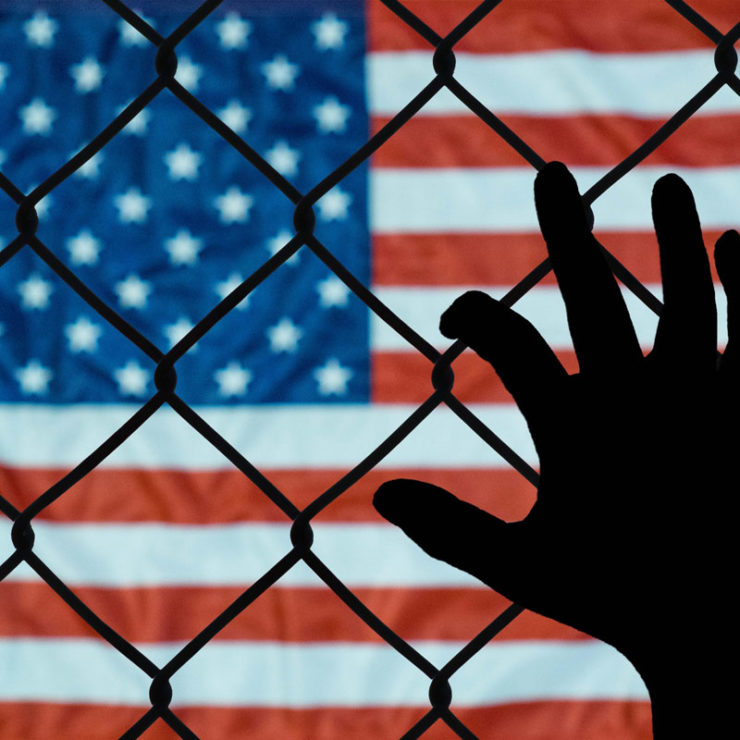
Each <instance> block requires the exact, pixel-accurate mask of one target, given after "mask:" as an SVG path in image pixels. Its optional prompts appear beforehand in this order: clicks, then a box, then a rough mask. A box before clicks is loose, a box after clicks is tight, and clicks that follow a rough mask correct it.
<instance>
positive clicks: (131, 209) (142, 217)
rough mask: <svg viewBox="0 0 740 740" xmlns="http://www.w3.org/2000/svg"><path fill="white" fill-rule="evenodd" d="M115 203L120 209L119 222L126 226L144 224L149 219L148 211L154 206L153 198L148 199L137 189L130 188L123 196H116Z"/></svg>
mask: <svg viewBox="0 0 740 740" xmlns="http://www.w3.org/2000/svg"><path fill="white" fill-rule="evenodd" d="M113 202H114V203H115V204H116V208H117V209H118V220H119V221H121V222H122V223H124V224H143V223H144V222H145V221H146V218H147V211H148V210H149V208H151V205H152V201H151V198H147V197H146V196H145V195H143V194H142V192H141V190H139V188H136V187H131V188H129V189H128V190H127V191H126V192H125V193H122V194H121V195H116V196H115V197H114V198H113Z"/></svg>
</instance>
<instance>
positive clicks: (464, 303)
mask: <svg viewBox="0 0 740 740" xmlns="http://www.w3.org/2000/svg"><path fill="white" fill-rule="evenodd" d="M535 199H536V204H537V212H538V216H539V218H540V226H541V228H542V233H543V236H544V237H545V240H546V242H547V246H548V252H549V254H550V258H551V261H552V265H553V269H554V271H555V274H556V276H557V279H558V283H559V286H560V289H561V292H562V295H563V299H564V301H565V304H566V309H567V312H568V323H569V327H570V331H571V335H572V338H573V344H574V347H575V350H576V354H577V356H578V360H579V365H580V372H579V373H578V374H577V375H572V376H569V375H567V373H566V372H565V370H564V369H563V368H562V366H561V365H560V363H559V362H558V360H557V359H556V357H555V355H554V354H553V352H552V350H551V349H550V348H549V347H548V346H547V344H546V343H545V342H544V340H543V339H542V337H541V336H540V335H539V333H538V332H537V331H536V330H535V329H534V327H533V326H532V325H531V324H530V323H529V322H527V321H526V320H525V319H523V318H522V317H521V316H519V315H518V314H516V313H515V312H514V311H512V310H510V309H508V308H506V307H504V306H503V305H501V304H500V303H498V302H496V301H494V300H493V299H492V298H489V297H488V296H486V295H484V294H483V293H478V292H470V293H467V294H465V295H464V296H462V297H461V298H459V299H458V300H457V301H455V303H454V304H453V305H452V306H451V307H450V309H448V311H447V312H445V314H444V316H443V317H442V321H441V330H442V332H443V333H444V334H445V335H446V336H448V337H451V338H456V339H461V340H462V341H464V342H465V343H466V344H467V345H468V346H470V347H471V348H472V349H474V350H475V351H476V352H477V353H478V354H479V355H480V356H481V357H483V358H484V359H486V360H488V361H489V362H490V363H491V364H492V365H493V367H494V368H495V370H496V371H497V373H498V374H499V376H500V377H501V379H502V380H503V382H504V384H505V385H506V387H507V388H508V389H509V391H510V392H511V394H512V396H513V397H514V399H515V401H516V402H517V404H518V405H519V408H520V409H521V411H522V413H523V414H524V416H525V418H526V420H527V423H528V425H529V428H530V431H531V433H532V437H533V439H534V442H535V446H536V448H537V452H538V455H539V458H540V469H541V481H540V486H539V490H538V497H537V503H536V504H535V505H534V507H533V509H532V511H531V512H530V514H529V515H528V516H527V517H526V518H525V519H524V520H523V521H521V522H516V523H511V524H507V523H505V522H503V521H501V520H499V519H497V518H496V517H494V516H492V515H490V514H487V513H485V512H483V511H481V510H480V509H477V508H476V507H474V506H472V505H470V504H467V503H465V502H462V501H459V500H458V499H456V498H455V497H454V496H452V494H449V493H447V492H446V491H443V490H442V489H439V488H436V487H434V486H430V485H429V484H424V483H419V482H416V481H392V482H390V483H388V484H385V486H383V487H381V489H379V491H378V493H377V494H376V498H375V503H376V506H377V507H378V509H379V511H380V512H381V513H382V514H383V515H384V516H386V518H388V519H389V520H390V521H392V522H394V523H396V524H398V525H399V526H401V527H402V528H403V529H404V531H406V533H407V534H408V535H409V536H410V537H412V538H413V539H414V540H415V541H416V542H418V543H419V544H420V545H421V547H422V548H424V549H425V550H426V551H427V552H428V553H429V554H431V555H433V556H434V557H437V558H440V559H442V560H445V561H446V562H449V563H451V564H452V565H455V566H457V567H459V568H462V569H463V570H466V571H468V572H469V573H471V574H473V575H475V576H476V577H478V578H480V579H481V580H482V581H484V582H485V583H487V584H488V585H490V586H491V587H492V588H494V589H496V590H497V591H499V592H500V593H502V594H504V595H505V596H507V597H508V598H511V599H512V600H514V601H516V602H517V603H519V604H521V605H523V606H525V607H528V608H530V609H532V610H534V611H536V612H539V613H541V614H543V615H545V616H548V617H552V618H555V619H557V620H559V621H561V622H564V623H567V624H570V625H572V626H574V627H576V628H578V629H581V630H583V631H585V632H587V633H589V634H591V635H593V636H595V637H598V638H600V639H602V640H604V641H606V642H608V643H610V644H612V645H614V646H615V647H617V648H618V649H619V650H620V651H621V652H623V653H624V654H625V655H626V656H627V657H629V658H630V659H631V660H632V661H633V663H635V665H636V666H637V667H638V669H639V670H640V671H641V673H643V676H646V675H651V674H652V672H653V669H654V666H656V665H658V664H659V663H660V661H661V660H662V659H663V658H665V656H666V654H667V653H668V652H669V651H670V650H671V645H672V644H673V643H674V642H675V640H676V639H677V638H678V636H679V635H681V634H682V631H683V630H686V628H687V626H688V625H689V624H690V623H692V621H691V620H694V623H693V624H692V626H693V627H696V626H697V625H696V623H695V622H696V619H697V616H696V615H695V614H693V613H691V614H688V613H687V612H686V609H685V608H684V601H683V600H684V599H685V596H686V591H687V588H691V587H692V585H694V586H696V585H700V587H701V589H702V592H703V594H705V595H706V596H707V597H712V596H713V595H714V594H716V593H717V591H716V587H719V585H720V583H721V580H722V579H723V578H726V576H727V573H726V567H727V566H726V564H727V563H728V556H729V549H730V547H731V545H730V544H729V543H731V542H732V533H731V532H730V528H731V527H732V526H733V525H734V523H733V520H732V517H729V516H722V513H723V509H724V504H725V498H726V497H729V496H731V495H733V494H732V493H731V492H732V491H733V490H734V489H733V486H735V487H736V485H737V484H736V477H735V476H734V474H733V471H732V469H731V466H730V464H731V461H732V456H733V454H734V451H735V450H736V449H737V443H738V441H740V440H738V435H737V431H736V430H732V428H731V427H729V425H728V424H727V423H726V421H727V420H728V419H732V418H733V416H734V417H735V418H736V413H737V411H740V403H739V402H738V388H739V387H740V383H735V382H733V379H734V377H735V375H736V374H737V368H736V366H735V361H734V354H733V352H734V345H733V344H732V341H731V342H730V344H729V345H728V348H727V351H726V352H725V354H724V356H723V357H722V359H721V361H720V362H718V361H717V344H716V343H717V340H716V309H715V304H714V289H713V285H712V279H711V274H710V270H709V263H708V259H707V255H706V251H705V248H704V245H703V241H702V238H701V231H700V227H699V222H698V218H697V215H696V210H695V207H694V203H693V198H692V196H691V193H690V191H689V189H688V187H687V186H686V185H685V183H683V181H681V180H680V179H679V178H678V177H676V176H675V175H669V176H667V177H665V178H662V179H661V180H660V181H659V182H658V183H657V184H656V188H655V191H654V195H653V216H654V221H655V227H656V234H657V237H658V242H659V245H660V256H661V272H662V275H663V288H664V305H665V308H664V310H663V313H662V316H661V319H660V322H659V328H658V332H657V336H656V340H655V346H654V348H653V350H652V351H651V353H650V354H649V355H648V356H647V357H644V356H643V354H642V352H641V349H640V347H639V345H638V342H637V338H636V336H635V332H634V329H633V327H632V324H631V321H630V319H629V315H628V313H627V309H626V307H625V305H624V301H623V299H622V297H621V294H620V292H619V288H618V287H617V284H616V281H615V280H614V277H613V276H612V274H611V272H610V271H609V269H608V267H607V264H606V262H605V260H604V258H603V256H602V254H601V251H600V247H599V245H598V243H597V242H596V240H595V239H594V237H593V236H592V235H591V233H590V231H589V229H588V227H587V225H586V220H585V217H584V214H583V209H582V206H581V201H580V196H579V195H578V191H577V187H576V184H575V181H574V180H573V178H572V177H571V176H570V174H569V173H568V172H567V170H566V169H565V167H564V166H563V165H560V164H559V163H552V164H549V165H547V166H546V167H545V168H544V169H543V170H542V171H541V172H540V174H539V175H538V177H537V181H536V182H535ZM715 259H716V262H717V267H718V271H719V273H720V278H721V280H722V282H723V284H724V287H725V290H726V292H727V294H728V315H729V328H730V338H731V340H732V335H733V329H734V324H735V322H738V321H739V319H738V318H737V316H738V311H739V309H738V307H737V305H736V303H737V299H736V296H737V293H738V291H737V290H736V283H738V282H739V281H740V237H738V234H737V233H736V232H727V233H726V234H725V235H724V236H723V237H722V238H721V239H720V240H719V242H718V244H717V248H716V252H715ZM723 569H725V570H723ZM711 622H712V620H711V619H708V620H706V623H705V624H702V625H699V627H700V628H707V629H710V625H711ZM715 626H718V625H716V624H715ZM712 628H714V627H712ZM646 680H648V679H646Z"/></svg>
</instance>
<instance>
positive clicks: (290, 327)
mask: <svg viewBox="0 0 740 740" xmlns="http://www.w3.org/2000/svg"><path fill="white" fill-rule="evenodd" d="M302 336H303V330H302V329H300V328H299V327H297V326H296V325H295V324H294V323H293V322H292V321H291V320H290V319H289V318H282V319H280V321H278V323H277V324H275V326H271V327H270V328H269V329H268V330H267V338H268V339H269V340H270V349H271V350H272V351H273V352H295V351H296V350H297V349H298V341H299V340H300V338H301V337H302Z"/></svg>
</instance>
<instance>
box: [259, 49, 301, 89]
mask: <svg viewBox="0 0 740 740" xmlns="http://www.w3.org/2000/svg"><path fill="white" fill-rule="evenodd" d="M261 69H262V74H263V75H264V76H265V77H266V78H267V84H268V86H269V87H271V88H272V89H273V90H292V89H293V87H294V85H295V78H296V75H297V74H298V73H299V72H300V69H299V67H298V65H297V64H292V63H291V62H289V61H288V58H287V57H285V56H283V55H282V54H278V55H277V56H276V57H274V58H273V60H272V61H270V62H265V63H264V64H263V65H262V67H261Z"/></svg>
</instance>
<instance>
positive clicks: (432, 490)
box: [373, 479, 517, 595]
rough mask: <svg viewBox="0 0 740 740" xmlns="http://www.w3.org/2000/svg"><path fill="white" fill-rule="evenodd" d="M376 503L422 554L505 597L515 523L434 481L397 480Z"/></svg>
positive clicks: (512, 578)
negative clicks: (439, 561)
mask: <svg viewBox="0 0 740 740" xmlns="http://www.w3.org/2000/svg"><path fill="white" fill-rule="evenodd" d="M373 505H374V506H375V508H376V509H377V511H378V512H379V513H380V515H381V516H383V517H384V518H385V519H387V520H388V521H389V522H391V524H395V525H396V526H397V527H400V528H401V529H402V530H403V531H404V532H405V534H406V535H407V536H408V537H409V538H411V539H412V540H413V541H414V542H415V543H416V544H417V545H419V547H421V549H422V550H424V552H426V553H427V554H428V555H431V556H432V557H433V558H436V559H437V560H443V561H444V562H445V563H449V564H450V565H452V566H454V567H455V568H459V569H460V570H464V571H465V572H466V573H470V574H471V575H473V576H475V577H476V578H478V579H480V580H481V581H483V582H484V583H487V584H488V585H489V586H491V588H494V589H496V590H497V591H499V592H500V593H503V594H504V595H507V594H508V593H509V583H510V582H513V583H515V584H516V582H517V579H516V577H515V575H514V574H513V573H512V566H511V563H512V560H513V553H512V547H513V545H514V539H513V537H512V533H513V531H514V530H515V529H516V525H514V524H507V523H506V522H504V521H502V520H501V519H498V518H497V517H495V516H493V515H492V514H489V513H488V512H485V511H483V510H482V509H479V508H478V507H477V506H473V505H472V504H469V503H466V502H465V501H461V500H460V499H458V498H456V497H455V496H453V495H452V494H451V493H449V492H448V491H445V490H444V489H443V488H439V487H438V486H433V485H431V484H430V483H422V482H421V481H416V480H405V479H398V480H392V481H389V482H388V483H384V484H383V485H382V486H380V488H378V490H377V491H376V492H375V496H374V497H373Z"/></svg>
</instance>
